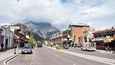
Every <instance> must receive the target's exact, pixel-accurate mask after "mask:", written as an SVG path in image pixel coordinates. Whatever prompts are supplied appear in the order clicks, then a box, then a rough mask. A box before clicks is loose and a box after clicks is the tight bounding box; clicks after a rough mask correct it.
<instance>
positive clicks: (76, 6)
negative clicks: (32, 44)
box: [0, 0, 115, 30]
mask: <svg viewBox="0 0 115 65" xmlns="http://www.w3.org/2000/svg"><path fill="white" fill-rule="evenodd" d="M114 5H115V0H0V24H15V23H19V22H27V21H29V20H32V21H36V22H38V21H41V20H42V21H45V22H50V23H51V24H53V25H54V26H56V27H57V28H60V29H62V30H64V29H66V28H67V27H68V25H69V24H79V23H85V24H89V25H91V26H92V27H93V28H96V29H105V28H109V27H112V26H115V6H114Z"/></svg>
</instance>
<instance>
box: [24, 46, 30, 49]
mask: <svg viewBox="0 0 115 65" xmlns="http://www.w3.org/2000/svg"><path fill="white" fill-rule="evenodd" d="M23 48H26V49H30V48H31V46H25V47H23Z"/></svg>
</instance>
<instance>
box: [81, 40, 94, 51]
mask: <svg viewBox="0 0 115 65" xmlns="http://www.w3.org/2000/svg"><path fill="white" fill-rule="evenodd" d="M81 50H84V51H95V50H96V43H94V42H86V43H83V44H82V47H81Z"/></svg>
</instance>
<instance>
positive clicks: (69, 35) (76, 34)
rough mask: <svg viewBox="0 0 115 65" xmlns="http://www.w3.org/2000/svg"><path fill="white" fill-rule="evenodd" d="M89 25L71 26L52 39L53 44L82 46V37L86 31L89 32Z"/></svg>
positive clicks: (54, 35)
mask: <svg viewBox="0 0 115 65" xmlns="http://www.w3.org/2000/svg"><path fill="white" fill-rule="evenodd" d="M89 29H90V26H88V25H69V27H68V29H67V30H65V31H62V32H57V33H55V34H53V35H52V36H51V37H50V40H51V42H53V44H60V43H61V45H66V44H69V46H72V45H76V46H80V45H81V44H82V38H83V37H82V35H83V31H84V30H89Z"/></svg>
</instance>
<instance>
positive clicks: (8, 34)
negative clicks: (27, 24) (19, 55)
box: [0, 25, 13, 49]
mask: <svg viewBox="0 0 115 65" xmlns="http://www.w3.org/2000/svg"><path fill="white" fill-rule="evenodd" d="M0 29H1V30H2V31H1V33H0V45H1V44H2V45H3V49H9V48H12V47H13V32H12V31H11V30H10V28H9V26H7V25H2V26H1V27H0ZM0 49H1V48H0Z"/></svg>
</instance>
